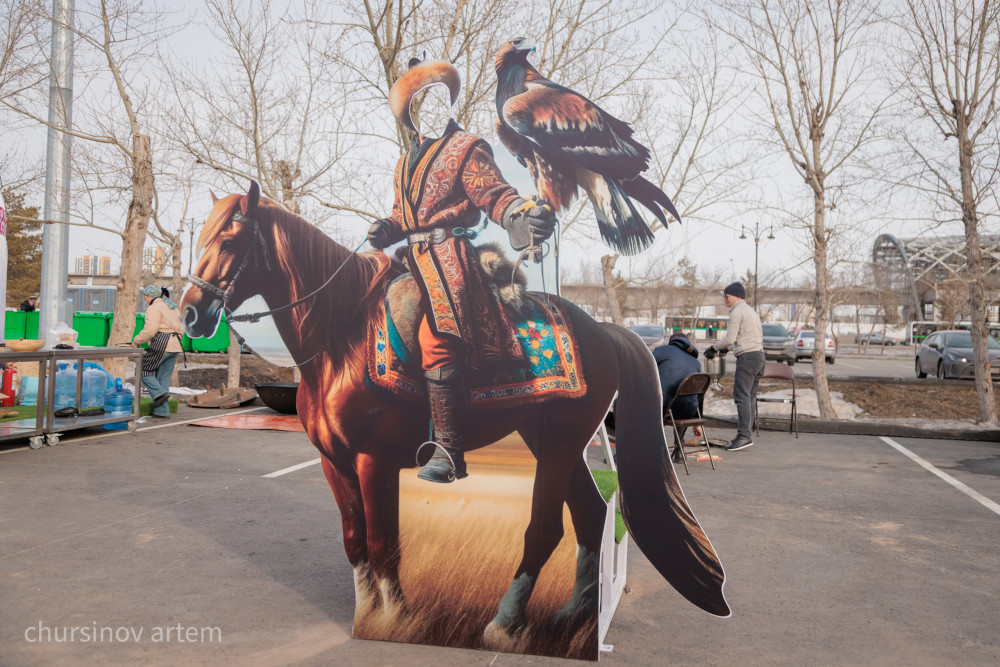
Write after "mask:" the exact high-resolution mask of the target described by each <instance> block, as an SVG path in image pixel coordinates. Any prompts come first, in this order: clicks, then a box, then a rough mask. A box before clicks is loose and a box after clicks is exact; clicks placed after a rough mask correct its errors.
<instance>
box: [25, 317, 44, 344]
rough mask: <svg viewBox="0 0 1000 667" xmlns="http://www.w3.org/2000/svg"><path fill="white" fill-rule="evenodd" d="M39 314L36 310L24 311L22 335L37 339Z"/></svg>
mask: <svg viewBox="0 0 1000 667" xmlns="http://www.w3.org/2000/svg"><path fill="white" fill-rule="evenodd" d="M40 315H41V313H39V312H38V311H37V310H36V311H33V312H30V313H25V323H24V337H25V338H29V339H32V340H38V338H39V336H38V318H39V316H40Z"/></svg>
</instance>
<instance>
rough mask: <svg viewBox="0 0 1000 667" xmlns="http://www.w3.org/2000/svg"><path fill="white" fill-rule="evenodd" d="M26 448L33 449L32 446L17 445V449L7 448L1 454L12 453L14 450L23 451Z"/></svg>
mask: <svg viewBox="0 0 1000 667" xmlns="http://www.w3.org/2000/svg"><path fill="white" fill-rule="evenodd" d="M26 449H31V448H30V447H17V448H15V449H5V450H3V451H2V452H0V454H10V453H12V452H23V451H24V450H26Z"/></svg>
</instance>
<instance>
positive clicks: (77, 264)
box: [73, 255, 111, 276]
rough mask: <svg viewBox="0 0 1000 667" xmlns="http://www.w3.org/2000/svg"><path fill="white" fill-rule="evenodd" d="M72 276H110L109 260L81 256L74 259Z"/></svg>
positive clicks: (108, 258)
mask: <svg viewBox="0 0 1000 667" xmlns="http://www.w3.org/2000/svg"><path fill="white" fill-rule="evenodd" d="M73 273H74V274H76V275H80V276H110V275H111V258H110V257H96V256H94V255H82V256H78V257H76V258H75V259H74V271H73Z"/></svg>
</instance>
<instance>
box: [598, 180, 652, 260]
mask: <svg viewBox="0 0 1000 667" xmlns="http://www.w3.org/2000/svg"><path fill="white" fill-rule="evenodd" d="M603 180H604V183H605V184H606V185H607V188H608V192H609V194H610V197H609V198H608V200H607V202H606V206H604V207H602V206H599V205H597V203H596V202H595V205H594V212H595V213H596V216H597V229H598V230H599V231H600V232H601V239H603V240H604V242H605V243H606V244H608V245H609V246H611V247H612V248H614V250H615V251H616V252H620V253H622V254H623V255H638V254H640V253H642V252H643V251H645V250H646V249H647V248H649V246H650V245H652V243H653V232H652V230H651V229H650V228H649V225H647V224H646V221H645V220H643V219H642V216H641V215H639V212H638V211H637V210H636V209H635V206H633V205H632V202H631V200H630V199H629V198H628V196H627V195H626V193H625V192H624V191H623V189H622V187H621V185H619V184H618V182H617V181H613V180H611V179H610V178H606V179H603ZM608 213H610V217H609V215H608Z"/></svg>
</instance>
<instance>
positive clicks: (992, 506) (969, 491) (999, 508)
mask: <svg viewBox="0 0 1000 667" xmlns="http://www.w3.org/2000/svg"><path fill="white" fill-rule="evenodd" d="M881 440H882V442H884V443H885V444H887V445H889V446H890V447H892V448H894V449H896V450H898V451H899V452H901V453H902V454H904V455H905V456H906V457H907V458H909V459H910V460H912V461H914V462H915V463H917V464H918V465H920V466H921V467H922V468H924V469H926V470H928V471H930V472H932V473H934V474H935V475H937V476H938V477H940V478H941V479H943V480H944V481H946V482H948V483H949V484H951V485H952V486H954V487H955V488H956V489H958V490H959V491H961V492H962V493H964V494H965V495H967V496H969V497H970V498H972V499H973V500H975V501H977V502H979V503H981V504H982V505H983V506H984V507H986V508H987V509H989V510H992V511H993V512H995V513H996V514H1000V505H998V504H997V503H995V502H993V501H992V500H990V499H989V498H987V497H986V496H984V495H983V494H981V493H979V492H978V491H976V490H975V489H973V488H970V487H968V486H966V485H965V484H963V483H962V482H960V481H958V480H957V479H955V478H954V477H952V476H951V475H949V474H948V473H946V472H943V471H941V470H938V469H937V468H935V467H934V466H933V465H931V464H930V463H928V462H927V461H925V460H924V459H922V458H920V457H919V456H917V455H916V454H914V453H913V452H911V451H910V450H908V449H907V448H906V447H903V446H902V445H901V444H899V443H898V442H896V441H895V440H893V439H892V438H886V437H885V436H882V437H881Z"/></svg>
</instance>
